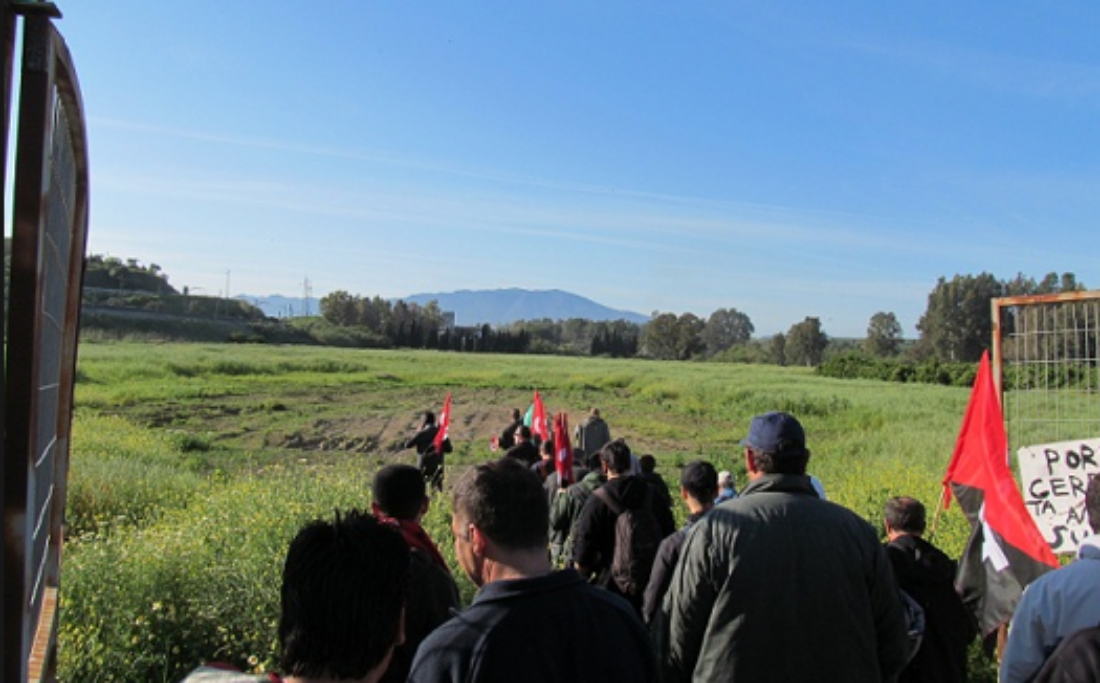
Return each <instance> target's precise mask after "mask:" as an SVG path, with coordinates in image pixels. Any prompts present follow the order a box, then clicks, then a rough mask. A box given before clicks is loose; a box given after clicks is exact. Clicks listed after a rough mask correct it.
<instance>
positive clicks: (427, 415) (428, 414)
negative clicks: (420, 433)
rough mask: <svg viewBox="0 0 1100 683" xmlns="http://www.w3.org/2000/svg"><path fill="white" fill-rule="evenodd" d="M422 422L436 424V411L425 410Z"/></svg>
mask: <svg viewBox="0 0 1100 683" xmlns="http://www.w3.org/2000/svg"><path fill="white" fill-rule="evenodd" d="M421 422H423V423H424V424H426V425H434V424H435V413H433V412H432V411H430V410H425V411H424V417H423V418H421Z"/></svg>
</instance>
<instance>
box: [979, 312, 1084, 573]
mask: <svg viewBox="0 0 1100 683" xmlns="http://www.w3.org/2000/svg"><path fill="white" fill-rule="evenodd" d="M993 318H994V356H995V359H996V360H995V368H994V376H995V377H998V378H999V380H1000V382H1001V390H1002V394H1001V396H1002V398H1001V401H1002V406H1003V408H1004V414H1005V421H1006V431H1007V434H1008V446H1009V453H1010V454H1012V455H1013V456H1014V458H1015V460H1016V465H1017V467H1018V469H1019V472H1020V480H1021V487H1022V493H1023V495H1024V502H1025V503H1026V504H1027V506H1028V508H1029V509H1030V510H1031V512H1032V515H1033V517H1034V518H1035V519H1036V522H1037V523H1038V524H1039V527H1040V529H1041V530H1042V531H1043V534H1044V536H1045V537H1046V538H1047V540H1048V541H1049V542H1050V543H1051V546H1052V547H1053V548H1054V550H1055V551H1056V552H1072V551H1073V550H1075V549H1076V547H1077V544H1078V543H1079V541H1080V540H1081V539H1082V538H1084V537H1085V536H1087V535H1089V533H1090V530H1089V528H1088V525H1087V520H1086V519H1085V512H1084V501H1083V498H1084V489H1085V486H1086V485H1087V483H1088V480H1089V478H1090V477H1092V476H1096V475H1097V474H1100V358H1098V355H1097V341H1098V339H1100V292H1073V293H1070V294H1057V295H1040V296H1028V297H1008V298H1003V299H996V300H994V303H993Z"/></svg>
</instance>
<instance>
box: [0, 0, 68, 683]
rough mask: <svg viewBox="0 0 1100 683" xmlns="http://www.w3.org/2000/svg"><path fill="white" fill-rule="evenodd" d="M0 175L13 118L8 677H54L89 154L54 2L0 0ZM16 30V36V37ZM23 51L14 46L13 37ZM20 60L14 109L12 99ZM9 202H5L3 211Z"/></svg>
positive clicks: (6, 486)
mask: <svg viewBox="0 0 1100 683" xmlns="http://www.w3.org/2000/svg"><path fill="white" fill-rule="evenodd" d="M2 12H3V24H4V36H5V53H4V132H5V136H4V148H5V168H4V178H5V181H6V179H7V176H8V168H7V155H6V151H7V131H8V130H9V128H8V126H9V121H10V120H12V119H14V120H15V121H16V123H17V124H18V134H17V136H16V140H15V142H16V144H15V166H14V184H13V188H14V189H13V195H12V196H13V201H12V206H11V210H12V214H11V216H12V242H11V252H10V256H11V279H10V289H9V290H8V291H7V292H5V294H6V295H7V306H6V309H5V311H4V312H5V314H6V316H5V322H6V325H7V328H6V329H7V336H6V348H5V350H6V359H5V361H6V369H5V379H6V382H5V391H4V404H3V413H4V439H3V453H2V456H3V463H4V469H3V507H4V564H3V572H4V573H3V584H4V602H3V629H4V631H3V634H2V635H3V637H2V639H0V641H2V642H3V648H4V650H3V662H4V668H3V680H4V681H24V680H31V681H35V680H43V679H46V678H52V675H53V674H52V670H53V665H54V659H55V658H54V656H53V654H54V652H55V648H56V630H57V629H56V625H57V614H56V606H57V594H58V590H59V588H60V583H61V542H62V523H63V515H64V511H65V489H66V487H65V484H66V480H67V476H68V465H69V430H70V423H71V413H72V394H73V381H74V373H75V370H76V345H77V328H78V324H79V314H80V288H81V283H82V280H83V273H84V252H85V246H86V240H87V227H88V153H87V138H86V133H85V127H84V111H83V105H82V98H81V94H80V87H79V84H78V82H77V79H76V73H75V71H74V69H73V62H72V58H71V57H70V55H69V50H68V48H67V47H66V45H65V41H64V40H63V39H62V38H61V35H60V34H59V33H58V32H57V30H56V28H55V27H54V24H53V20H54V19H56V18H59V17H60V12H58V11H57V8H56V7H55V6H54V5H53V4H52V3H45V2H14V1H12V0H5V1H4V2H3V9H2ZM20 29H21V30H22V33H21V34H19V31H20ZM19 37H21V39H22V53H21V55H20V56H19V58H18V59H17V58H16V55H15V45H16V43H17V42H18V41H17V38H19ZM16 64H18V66H19V71H18V74H19V101H18V108H13V107H12V105H11V102H12V100H11V94H12V83H13V78H12V77H13V74H14V73H16V72H15V65H16ZM6 208H7V207H5V209H6Z"/></svg>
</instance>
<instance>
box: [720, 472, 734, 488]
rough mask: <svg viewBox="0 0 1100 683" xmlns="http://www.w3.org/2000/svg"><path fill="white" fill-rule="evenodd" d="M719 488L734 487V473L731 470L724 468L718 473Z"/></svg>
mask: <svg viewBox="0 0 1100 683" xmlns="http://www.w3.org/2000/svg"><path fill="white" fill-rule="evenodd" d="M718 488H722V489H732V488H733V473H732V472H730V471H729V470H722V471H721V472H719V473H718Z"/></svg>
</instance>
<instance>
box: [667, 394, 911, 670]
mask: <svg viewBox="0 0 1100 683" xmlns="http://www.w3.org/2000/svg"><path fill="white" fill-rule="evenodd" d="M741 445H743V446H744V447H745V464H746V468H747V471H748V479H749V484H748V486H746V487H745V489H744V490H743V491H742V492H741V496H740V497H739V498H737V499H735V500H732V501H728V502H726V503H724V504H722V505H720V506H718V507H716V508H714V509H713V510H712V511H711V512H710V513H709V514H708V515H706V516H704V517H703V518H702V519H700V520H699V521H698V522H697V523H696V524H695V525H694V526H693V528H692V530H691V532H690V533H689V534H688V538H687V540H686V541H685V544H684V548H683V553H682V556H681V560H680V563H679V565H678V566H677V568H676V572H675V574H674V575H673V579H672V584H671V586H670V589H669V593H668V595H667V596H666V598H665V601H664V604H663V606H662V609H663V610H664V612H665V616H666V618H667V623H668V625H669V626H668V628H669V632H668V634H667V635H668V640H667V645H664V644H662V648H663V649H664V648H667V652H662V653H661V655H662V656H661V657H660V659H661V661H663V662H664V663H665V666H666V667H667V670H666V677H665V680H666V681H689V680H694V681H717V680H723V681H729V680H737V681H754V683H768V682H770V681H776V682H778V681H783V682H785V683H798V682H800V681H815V682H816V681H845V683H864V682H866V683H879V682H880V681H892V680H894V679H895V677H896V676H897V674H898V672H900V671H901V669H902V667H903V666H904V664H905V657H906V648H907V637H906V630H905V629H906V627H905V621H904V618H903V616H902V610H901V604H900V601H899V594H898V587H897V584H896V582H895V579H894V575H893V570H892V569H891V567H890V562H889V560H888V559H887V557H886V553H885V551H884V550H883V547H882V545H881V544H880V543H879V540H878V534H877V533H876V531H875V529H874V527H872V526H871V525H870V524H869V523H868V522H867V521H866V520H864V519H863V518H861V517H859V516H858V515H856V514H855V513H853V512H852V511H850V510H848V509H846V508H843V507H841V506H839V505H836V504H834V503H831V502H828V501H825V500H822V499H821V498H819V497H818V496H817V495H816V493H815V492H814V488H813V485H812V484H811V483H810V478H809V477H808V476H806V474H805V472H806V463H807V462H808V461H809V458H810V452H809V450H807V448H806V437H805V432H804V431H803V429H802V425H801V424H799V422H798V420H796V419H795V418H794V417H793V416H791V415H789V414H787V413H781V412H771V413H767V414H765V415H759V416H757V417H755V418H753V421H752V424H751V426H750V429H749V435H748V437H746V438H745V439H743V440H742V441H741ZM661 640H663V639H660V638H659V639H658V641H661Z"/></svg>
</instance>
